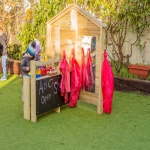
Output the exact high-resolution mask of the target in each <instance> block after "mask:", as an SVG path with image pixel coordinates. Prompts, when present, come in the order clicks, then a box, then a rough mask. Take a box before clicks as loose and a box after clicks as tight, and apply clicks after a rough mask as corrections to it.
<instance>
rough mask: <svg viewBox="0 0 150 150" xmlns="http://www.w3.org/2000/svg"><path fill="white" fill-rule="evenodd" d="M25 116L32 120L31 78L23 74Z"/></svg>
mask: <svg viewBox="0 0 150 150" xmlns="http://www.w3.org/2000/svg"><path fill="white" fill-rule="evenodd" d="M23 100H24V106H23V107H24V118H25V119H27V120H30V115H31V112H30V78H29V77H28V76H23Z"/></svg>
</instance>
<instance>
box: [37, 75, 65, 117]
mask: <svg viewBox="0 0 150 150" xmlns="http://www.w3.org/2000/svg"><path fill="white" fill-rule="evenodd" d="M60 81H61V75H56V76H52V77H50V76H49V77H45V78H43V79H39V80H36V115H39V114H42V113H45V112H47V111H49V110H53V109H55V108H57V107H60V106H62V105H65V103H64V98H63V97H61V95H60Z"/></svg>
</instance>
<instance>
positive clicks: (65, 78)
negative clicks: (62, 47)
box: [59, 51, 70, 103]
mask: <svg viewBox="0 0 150 150" xmlns="http://www.w3.org/2000/svg"><path fill="white" fill-rule="evenodd" d="M59 69H60V71H61V75H62V78H61V82H60V92H61V96H64V102H65V103H67V102H68V93H69V92H70V70H69V64H68V62H67V60H66V54H65V51H64V52H63V59H62V61H61V63H60V68H59Z"/></svg>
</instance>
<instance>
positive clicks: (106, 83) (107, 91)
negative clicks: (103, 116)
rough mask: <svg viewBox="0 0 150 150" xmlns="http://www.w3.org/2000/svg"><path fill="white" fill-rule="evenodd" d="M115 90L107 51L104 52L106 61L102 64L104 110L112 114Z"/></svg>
mask: <svg viewBox="0 0 150 150" xmlns="http://www.w3.org/2000/svg"><path fill="white" fill-rule="evenodd" d="M113 90H114V76H113V72H112V69H111V66H110V64H109V61H108V59H107V53H106V50H105V51H104V61H103V64H102V94H103V110H104V112H105V113H108V114H110V113H111V110H112V99H113Z"/></svg>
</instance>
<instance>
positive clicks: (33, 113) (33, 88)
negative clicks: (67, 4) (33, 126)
mask: <svg viewBox="0 0 150 150" xmlns="http://www.w3.org/2000/svg"><path fill="white" fill-rule="evenodd" d="M30 72H31V121H33V122H37V116H36V65H35V61H34V60H31V62H30Z"/></svg>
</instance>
